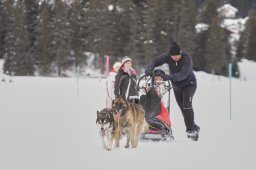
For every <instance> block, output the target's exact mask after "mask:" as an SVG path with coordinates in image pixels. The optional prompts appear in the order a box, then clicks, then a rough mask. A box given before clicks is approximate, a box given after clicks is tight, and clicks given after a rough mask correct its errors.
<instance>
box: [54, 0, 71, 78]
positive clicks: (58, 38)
mask: <svg viewBox="0 0 256 170" xmlns="http://www.w3.org/2000/svg"><path fill="white" fill-rule="evenodd" d="M53 25H54V28H53V31H54V32H53V44H52V45H53V50H54V51H55V54H54V59H55V63H54V65H55V66H56V71H57V75H58V76H63V75H64V71H66V70H67V69H68V68H69V67H70V61H69V59H70V53H71V50H70V49H71V48H70V44H71V25H70V23H69V22H68V8H67V6H66V4H65V3H64V2H62V1H60V0H58V1H56V3H55V6H54V16H53ZM64 76H65V75H64Z"/></svg>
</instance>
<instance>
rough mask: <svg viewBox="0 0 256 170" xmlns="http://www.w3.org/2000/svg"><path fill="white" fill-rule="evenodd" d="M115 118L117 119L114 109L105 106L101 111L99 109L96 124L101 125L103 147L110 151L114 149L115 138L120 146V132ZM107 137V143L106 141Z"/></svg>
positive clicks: (116, 144) (117, 145)
mask: <svg viewBox="0 0 256 170" xmlns="http://www.w3.org/2000/svg"><path fill="white" fill-rule="evenodd" d="M114 119H116V114H115V111H114V110H113V109H108V108H105V109H103V110H101V111H100V112H99V111H97V119H96V124H97V125H98V126H99V127H100V137H101V142H102V145H103V148H104V149H106V150H109V151H110V150H111V149H112V144H113V140H114V139H115V146H116V147H119V143H120V132H119V130H118V127H117V124H116V123H115V122H116V121H114ZM105 138H106V140H107V144H106V143H105Z"/></svg>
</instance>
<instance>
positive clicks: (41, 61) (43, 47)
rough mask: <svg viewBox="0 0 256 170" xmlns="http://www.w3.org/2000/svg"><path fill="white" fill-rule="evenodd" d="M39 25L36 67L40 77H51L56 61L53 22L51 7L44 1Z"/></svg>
mask: <svg viewBox="0 0 256 170" xmlns="http://www.w3.org/2000/svg"><path fill="white" fill-rule="evenodd" d="M38 18H39V24H38V27H37V35H38V36H37V45H36V49H37V50H36V53H37V54H36V56H37V57H36V65H37V68H38V72H39V74H40V75H44V76H46V75H50V74H51V73H52V72H53V70H52V64H53V62H54V60H55V58H54V55H55V52H54V48H53V44H52V42H54V41H53V37H52V35H53V28H54V25H53V21H52V18H53V17H52V11H51V9H50V6H49V5H48V4H47V3H46V2H45V1H43V2H42V4H41V6H40V12H39V17H38Z"/></svg>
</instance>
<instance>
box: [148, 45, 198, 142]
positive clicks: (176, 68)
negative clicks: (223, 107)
mask: <svg viewBox="0 0 256 170" xmlns="http://www.w3.org/2000/svg"><path fill="white" fill-rule="evenodd" d="M165 63H166V64H168V65H169V70H170V73H171V74H170V75H167V74H165V75H162V77H163V78H164V80H170V81H171V82H172V86H173V90H174V95H175V98H176V101H177V103H178V105H179V107H180V110H181V112H182V115H183V118H184V122H185V125H186V132H187V136H188V138H190V139H192V140H194V141H197V140H198V137H199V131H200V127H199V126H197V125H196V124H195V122H194V111H193V107H192V99H193V95H194V93H195V91H196V87H197V81H196V77H195V74H194V72H193V68H192V59H191V57H190V56H189V55H187V54H186V53H184V52H183V51H181V49H180V47H179V46H178V45H177V44H176V43H175V42H174V43H173V44H172V46H171V48H170V50H169V52H168V53H166V54H163V55H160V56H158V57H155V58H154V59H152V60H151V62H150V63H149V65H148V67H147V69H146V71H145V74H146V75H148V76H150V75H152V72H153V70H154V68H155V67H157V66H160V65H162V64H165Z"/></svg>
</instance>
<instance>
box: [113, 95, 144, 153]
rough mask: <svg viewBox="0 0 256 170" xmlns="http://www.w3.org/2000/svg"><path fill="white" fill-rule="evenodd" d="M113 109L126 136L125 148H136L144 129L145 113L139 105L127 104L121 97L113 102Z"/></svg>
mask: <svg viewBox="0 0 256 170" xmlns="http://www.w3.org/2000/svg"><path fill="white" fill-rule="evenodd" d="M113 109H114V110H116V112H117V117H118V121H119V126H120V128H121V130H122V131H123V130H124V132H125V134H126V135H127V141H126V145H125V148H129V147H130V143H131V146H132V148H136V147H137V146H138V141H139V138H140V135H141V133H142V131H144V130H145V129H144V128H145V118H144V114H145V111H144V109H143V107H142V106H141V105H139V104H135V103H129V102H128V101H127V100H125V99H123V98H122V97H117V98H116V99H115V100H114V101H113Z"/></svg>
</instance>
